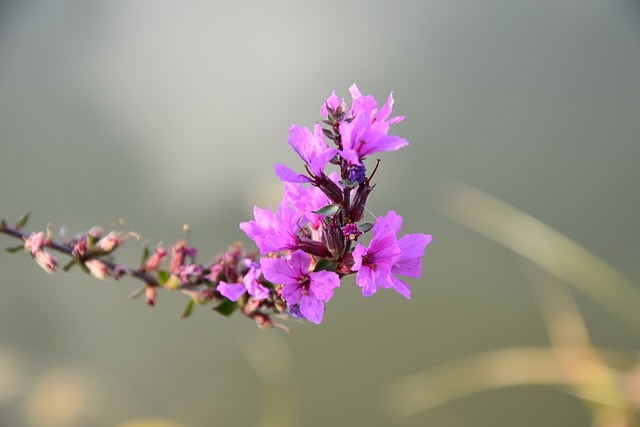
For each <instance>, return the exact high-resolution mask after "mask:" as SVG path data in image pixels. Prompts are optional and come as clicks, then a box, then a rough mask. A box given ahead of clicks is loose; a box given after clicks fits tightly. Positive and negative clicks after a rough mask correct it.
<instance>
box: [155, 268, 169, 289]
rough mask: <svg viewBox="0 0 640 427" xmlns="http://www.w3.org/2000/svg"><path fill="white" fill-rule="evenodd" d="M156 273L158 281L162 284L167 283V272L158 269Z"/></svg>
mask: <svg viewBox="0 0 640 427" xmlns="http://www.w3.org/2000/svg"><path fill="white" fill-rule="evenodd" d="M157 274H158V283H160V284H161V285H163V286H164V284H165V283H167V280H169V272H168V271H164V270H160V271H158V273H157Z"/></svg>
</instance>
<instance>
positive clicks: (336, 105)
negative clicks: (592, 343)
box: [320, 90, 345, 119]
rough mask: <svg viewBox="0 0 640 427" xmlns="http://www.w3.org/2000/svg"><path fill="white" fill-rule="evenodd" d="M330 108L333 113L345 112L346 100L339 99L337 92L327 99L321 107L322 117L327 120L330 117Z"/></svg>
mask: <svg viewBox="0 0 640 427" xmlns="http://www.w3.org/2000/svg"><path fill="white" fill-rule="evenodd" d="M328 108H329V109H331V110H333V111H344V109H345V103H344V100H343V99H340V98H338V96H337V95H336V91H335V90H334V91H333V92H331V95H330V96H329V98H327V101H326V102H325V103H324V104H322V106H321V107H320V114H322V117H324V118H325V119H326V118H328V117H329V111H328Z"/></svg>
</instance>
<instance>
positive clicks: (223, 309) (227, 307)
mask: <svg viewBox="0 0 640 427" xmlns="http://www.w3.org/2000/svg"><path fill="white" fill-rule="evenodd" d="M237 308H238V304H236V303H235V302H233V301H231V300H228V299H224V300H223V301H222V302H221V303H220V304H218V306H217V307H214V308H213V309H214V310H215V311H217V312H218V313H220V314H222V315H223V316H227V317H228V316H230V315H231V313H233V312H234V311H235V310H236V309H237Z"/></svg>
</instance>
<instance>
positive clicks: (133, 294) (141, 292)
mask: <svg viewBox="0 0 640 427" xmlns="http://www.w3.org/2000/svg"><path fill="white" fill-rule="evenodd" d="M146 290H147V289H146V288H145V287H144V286H143V287H141V288H140V289H136V290H135V291H133V292H131V293H130V294H129V299H136V298H140V297H141V296H142V295H144V293H145V291H146Z"/></svg>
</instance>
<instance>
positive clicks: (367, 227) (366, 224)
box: [358, 222, 376, 233]
mask: <svg viewBox="0 0 640 427" xmlns="http://www.w3.org/2000/svg"><path fill="white" fill-rule="evenodd" d="M374 225H376V223H375V222H363V223H362V224H358V230H360V231H362V232H363V233H366V232H367V231H369V230H371V229H372V228H373V226H374Z"/></svg>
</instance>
